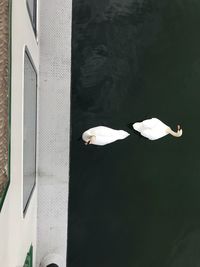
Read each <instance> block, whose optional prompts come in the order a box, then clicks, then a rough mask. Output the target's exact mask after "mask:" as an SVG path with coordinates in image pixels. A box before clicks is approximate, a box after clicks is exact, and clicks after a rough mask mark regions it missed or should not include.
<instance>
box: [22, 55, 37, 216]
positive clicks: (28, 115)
mask: <svg viewBox="0 0 200 267" xmlns="http://www.w3.org/2000/svg"><path fill="white" fill-rule="evenodd" d="M36 126H37V73H36V71H35V68H34V66H33V63H32V61H31V58H30V56H29V53H28V51H27V50H26V52H25V56H24V132H23V136H24V140H23V175H24V177H23V179H24V180H23V209H24V212H25V211H26V208H27V205H28V202H29V200H30V198H31V195H32V192H33V189H34V186H35V182H36Z"/></svg>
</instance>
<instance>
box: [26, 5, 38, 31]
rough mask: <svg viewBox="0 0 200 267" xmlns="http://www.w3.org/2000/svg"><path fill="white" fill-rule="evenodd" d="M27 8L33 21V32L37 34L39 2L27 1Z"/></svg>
mask: <svg viewBox="0 0 200 267" xmlns="http://www.w3.org/2000/svg"><path fill="white" fill-rule="evenodd" d="M27 7H28V12H29V16H30V19H31V23H32V25H33V30H34V32H35V34H36V27H37V0H27Z"/></svg>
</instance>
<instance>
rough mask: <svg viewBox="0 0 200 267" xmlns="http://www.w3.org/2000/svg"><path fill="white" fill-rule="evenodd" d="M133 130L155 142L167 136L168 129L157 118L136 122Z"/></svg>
mask: <svg viewBox="0 0 200 267" xmlns="http://www.w3.org/2000/svg"><path fill="white" fill-rule="evenodd" d="M133 128H134V129H135V130H136V131H138V132H140V134H141V135H142V136H144V137H146V138H148V139H149V140H156V139H159V138H162V137H164V136H165V135H167V134H169V129H170V127H169V126H167V125H166V124H164V123H163V122H162V121H160V120H159V119H157V118H152V119H148V120H144V121H142V122H136V123H134V124H133Z"/></svg>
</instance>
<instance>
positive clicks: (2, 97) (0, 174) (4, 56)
mask: <svg viewBox="0 0 200 267" xmlns="http://www.w3.org/2000/svg"><path fill="white" fill-rule="evenodd" d="M8 17H9V14H8V0H1V1H0V196H1V193H2V192H3V189H4V187H5V185H6V184H7V181H8V176H7V169H8V41H9V40H8V38H9V37H8V25H9V20H8Z"/></svg>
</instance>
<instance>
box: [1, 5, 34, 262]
mask: <svg viewBox="0 0 200 267" xmlns="http://www.w3.org/2000/svg"><path fill="white" fill-rule="evenodd" d="M25 45H26V46H27V47H28V49H29V52H30V54H31V56H32V59H33V61H34V64H35V66H36V69H37V70H38V67H39V62H38V45H37V43H36V40H35V36H34V33H33V30H32V25H31V22H30V19H29V15H28V11H27V8H26V0H12V78H11V79H12V80H11V82H12V87H11V95H12V100H11V173H10V186H9V189H8V192H7V195H6V198H5V201H4V205H3V208H2V211H1V213H0V266H4V267H22V266H23V264H24V260H25V258H26V254H27V252H28V250H29V248H30V245H31V244H32V245H33V253H34V264H33V266H35V255H36V251H35V250H36V223H37V219H36V218H37V186H36V188H35V190H34V193H33V196H32V198H31V201H30V204H29V207H28V210H27V213H26V216H25V218H23V84H24V82H23V73H24V69H23V59H24V49H25Z"/></svg>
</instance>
